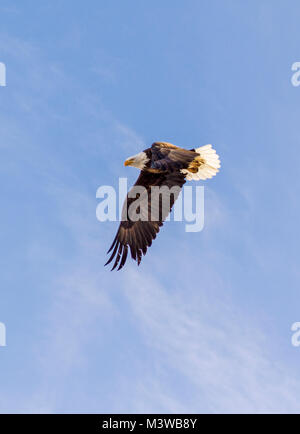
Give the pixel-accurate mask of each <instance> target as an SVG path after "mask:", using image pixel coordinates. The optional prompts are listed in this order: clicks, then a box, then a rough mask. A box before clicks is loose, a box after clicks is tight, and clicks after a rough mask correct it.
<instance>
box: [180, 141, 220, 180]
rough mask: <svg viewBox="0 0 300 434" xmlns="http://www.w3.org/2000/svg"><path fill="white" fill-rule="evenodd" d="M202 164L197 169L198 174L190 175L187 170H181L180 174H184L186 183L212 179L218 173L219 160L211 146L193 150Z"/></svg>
mask: <svg viewBox="0 0 300 434" xmlns="http://www.w3.org/2000/svg"><path fill="white" fill-rule="evenodd" d="M195 152H197V153H198V154H199V155H200V157H201V159H203V160H204V163H203V164H201V166H200V167H199V169H198V172H196V173H191V172H189V171H188V170H187V169H182V170H181V172H182V173H184V174H186V179H187V180H188V181H192V180H195V181H197V180H199V179H203V180H204V179H207V178H212V177H213V176H215V175H216V174H217V172H219V168H220V167H221V164H220V159H219V156H218V154H217V153H216V151H215V150H214V149H213V148H212V146H211V145H204V146H200V148H197V149H195Z"/></svg>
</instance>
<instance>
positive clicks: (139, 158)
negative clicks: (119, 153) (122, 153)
mask: <svg viewBox="0 0 300 434" xmlns="http://www.w3.org/2000/svg"><path fill="white" fill-rule="evenodd" d="M148 161H149V158H148V157H147V155H146V152H140V153H139V154H136V155H133V156H132V157H129V158H127V160H126V161H125V162H124V166H133V167H136V168H137V169H141V170H142V169H144V167H145V165H146V163H147V162H148Z"/></svg>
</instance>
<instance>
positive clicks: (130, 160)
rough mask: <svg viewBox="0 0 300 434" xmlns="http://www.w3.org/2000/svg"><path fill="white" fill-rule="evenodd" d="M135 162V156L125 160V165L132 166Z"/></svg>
mask: <svg viewBox="0 0 300 434" xmlns="http://www.w3.org/2000/svg"><path fill="white" fill-rule="evenodd" d="M133 162H134V158H128V160H126V161H124V166H131V165H132V163H133Z"/></svg>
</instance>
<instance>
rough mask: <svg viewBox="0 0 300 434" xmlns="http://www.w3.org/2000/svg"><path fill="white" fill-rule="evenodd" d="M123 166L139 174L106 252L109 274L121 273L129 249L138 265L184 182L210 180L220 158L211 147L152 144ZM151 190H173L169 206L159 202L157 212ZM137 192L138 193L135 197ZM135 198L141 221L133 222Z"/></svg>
mask: <svg viewBox="0 0 300 434" xmlns="http://www.w3.org/2000/svg"><path fill="white" fill-rule="evenodd" d="M124 164H125V166H134V167H136V168H138V169H140V171H141V172H140V175H139V177H138V179H137V181H136V183H135V184H134V186H133V188H132V189H131V190H130V191H129V193H128V195H127V198H126V200H125V203H124V206H123V212H122V221H121V223H120V226H119V229H118V232H117V234H116V236H115V239H114V241H113V243H112V245H111V247H110V249H109V251H108V252H107V253H110V252H112V253H111V256H110V258H109V260H108V261H107V263H106V264H105V265H107V264H109V263H110V262H112V260H113V259H115V262H114V265H113V268H112V270H114V269H115V268H116V267H118V270H120V269H121V268H122V267H123V266H124V264H125V262H126V259H127V255H128V251H129V249H130V254H131V257H132V258H133V259H134V260H136V261H137V263H138V265H139V264H140V262H141V259H142V254H143V255H145V254H146V252H147V249H148V247H150V246H151V244H152V240H154V239H155V238H156V234H157V233H158V232H159V229H160V227H161V226H162V225H163V222H164V221H165V219H166V218H167V216H168V214H169V213H170V211H171V210H172V207H173V205H174V202H175V200H176V199H177V197H178V195H179V193H180V189H181V188H182V186H183V184H184V183H185V182H186V180H189V181H191V180H200V179H202V180H204V179H207V178H212V177H213V176H214V175H216V173H217V172H218V171H219V168H220V167H221V165H220V160H219V157H218V155H217V154H216V151H215V150H214V149H213V148H212V146H211V145H205V146H201V147H200V148H196V149H191V150H187V149H183V148H180V147H177V146H175V145H172V144H171V143H166V142H155V143H153V144H152V146H151V148H148V149H145V150H144V151H142V152H140V153H139V154H137V155H134V156H133V157H130V158H128V159H127V160H126V161H125V163H124ZM154 187H159V188H169V189H171V188H173V190H172V191H173V194H171V195H170V200H169V202H168V204H167V205H166V204H164V203H163V201H161V200H159V201H158V202H157V205H156V207H157V209H156V210H155V205H153V203H155V201H154V200H152V199H154V191H155V189H154ZM174 187H175V189H174ZM176 187H177V188H176ZM136 191H140V193H138V194H136ZM137 196H138V199H139V201H138V207H137V208H136V211H139V215H140V216H144V218H139V219H136V218H135V217H134V215H133V214H132V213H130V210H131V207H132V206H134V202H135V201H136V199H137ZM153 209H154V211H156V214H155V215H156V218H155V219H154V220H153V219H152V218H150V215H153V214H151V212H153ZM145 216H146V217H145Z"/></svg>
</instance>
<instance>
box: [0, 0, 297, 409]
mask: <svg viewBox="0 0 300 434" xmlns="http://www.w3.org/2000/svg"><path fill="white" fill-rule="evenodd" d="M299 19H300V6H299V2H297V1H292V0H289V1H287V2H286V1H285V2H284V1H277V2H273V1H272V0H254V1H253V0H252V1H248V2H244V1H238V0H235V1H230V0H227V1H220V0H210V1H199V0H188V1H186V2H183V1H182V0H172V1H170V0H164V2H160V1H156V0H155V1H152V2H151V3H150V2H146V1H138V0H129V1H127V2H124V1H121V0H115V1H114V2H107V1H95V0H90V1H89V2H88V3H84V2H79V1H70V0H64V1H58V0H54V1H52V2H50V3H48V4H47V5H46V4H45V3H44V2H38V1H33V0H31V1H30V0H28V1H27V2H26V5H25V4H24V5H23V4H21V3H20V2H11V1H5V0H2V2H1V6H0V28H1V31H0V61H1V62H4V63H5V64H6V68H7V77H6V81H7V86H6V87H0V104H1V105H0V107H1V122H0V147H1V160H0V169H1V183H0V189H1V198H2V207H1V210H2V212H1V226H2V228H3V231H2V233H1V286H0V288H1V290H0V322H3V323H5V325H6V329H7V346H6V347H1V348H0V384H1V390H0V411H1V412H25V413H26V412H54V413H57V412H168V413H174V412H197V413H202V412H212V413H213V412H225V413H228V412H299V394H300V370H299V362H300V349H299V347H293V346H292V345H291V335H292V332H291V330H290V329H291V325H292V324H293V323H294V322H296V321H300V312H299V298H298V293H299V266H298V262H299V253H298V249H299V224H298V222H299V214H300V206H299V193H300V191H299V181H298V173H299V163H300V151H299V149H300V148H299V142H300V130H299V119H300V88H296V87H293V86H292V85H291V76H292V71H291V66H292V64H293V63H294V62H297V61H300V37H299ZM155 140H165V141H170V142H172V143H174V144H176V145H179V146H183V147H187V148H191V147H194V146H201V145H203V144H206V143H213V145H214V147H215V148H216V149H217V151H218V153H219V155H220V157H221V161H222V169H221V171H220V173H219V174H218V176H216V177H215V178H214V179H212V180H209V181H207V182H205V228H204V230H203V231H202V232H200V233H196V234H195V233H186V232H185V231H184V227H185V223H180V222H170V223H167V224H166V225H165V226H164V228H163V229H162V231H161V233H160V234H159V237H158V238H157V240H156V241H155V242H154V244H153V246H152V247H151V249H150V251H149V252H148V254H147V255H146V257H145V258H144V259H143V263H142V265H141V266H140V267H139V268H137V267H136V265H135V263H133V262H128V264H127V267H126V268H124V270H122V271H121V272H119V273H110V272H109V270H108V269H107V268H104V267H103V264H104V263H105V262H106V251H107V249H108V247H109V246H110V244H111V241H112V239H113V237H114V235H115V231H116V229H117V224H116V223H111V222H105V223H100V222H99V221H97V220H96V217H95V211H96V206H97V204H98V203H99V200H98V199H96V191H97V188H98V187H99V186H100V185H115V186H117V185H118V177H119V176H122V177H124V176H128V182H129V183H133V182H134V181H135V179H136V177H137V174H138V173H137V171H136V170H135V169H133V168H125V167H124V166H123V161H124V160H125V158H126V157H127V156H130V155H132V154H135V153H137V152H139V151H140V150H142V149H144V148H145V147H147V146H148V145H150V144H151V143H152V142H153V141H155Z"/></svg>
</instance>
